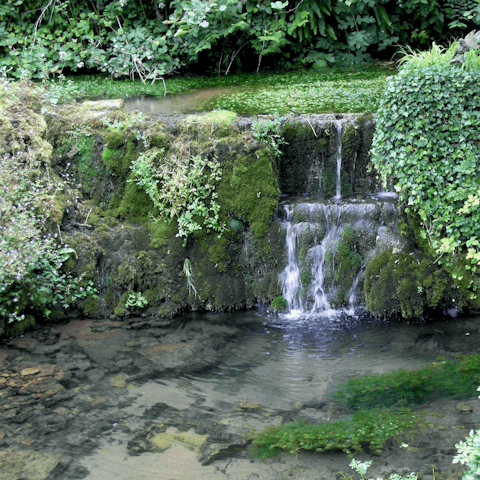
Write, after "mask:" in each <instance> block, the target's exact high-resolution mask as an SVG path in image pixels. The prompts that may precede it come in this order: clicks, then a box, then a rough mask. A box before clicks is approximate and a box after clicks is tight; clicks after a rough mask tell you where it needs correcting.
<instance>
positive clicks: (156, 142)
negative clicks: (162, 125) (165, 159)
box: [147, 133, 170, 152]
mask: <svg viewBox="0 0 480 480" xmlns="http://www.w3.org/2000/svg"><path fill="white" fill-rule="evenodd" d="M147 140H148V142H149V143H150V145H151V146H152V147H156V148H158V149H163V150H164V151H165V152H166V151H167V150H168V148H169V146H170V142H169V139H168V137H167V135H166V134H165V133H154V134H152V135H150V136H148V137H147Z"/></svg>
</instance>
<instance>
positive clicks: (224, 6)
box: [219, 5, 227, 12]
mask: <svg viewBox="0 0 480 480" xmlns="http://www.w3.org/2000/svg"><path fill="white" fill-rule="evenodd" d="M226 9H227V6H226V5H222V6H221V7H220V8H219V10H220V11H221V12H224V11H225V10H226Z"/></svg>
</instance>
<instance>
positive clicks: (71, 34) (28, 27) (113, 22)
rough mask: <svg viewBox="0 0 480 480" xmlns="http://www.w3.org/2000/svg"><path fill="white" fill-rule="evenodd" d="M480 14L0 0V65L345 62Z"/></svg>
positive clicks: (293, 3) (75, 67) (134, 67)
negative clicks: (0, 0) (2, 2)
mask: <svg viewBox="0 0 480 480" xmlns="http://www.w3.org/2000/svg"><path fill="white" fill-rule="evenodd" d="M479 20H480V6H479V4H478V3H477V2H476V1H475V0H449V1H444V2H442V1H437V0H433V1H428V2H427V1H424V0H405V1H403V2H401V3H400V2H397V1H394V0H380V1H373V0H324V1H322V2H318V1H316V0H286V1H271V0H261V1H257V0H241V1H236V0H218V1H213V0H208V1H202V0H187V1H184V0H170V1H168V0H167V1H165V2H153V3H147V2H144V1H142V0H106V1H104V2H98V1H93V0H88V1H78V0H72V1H52V0H51V1H48V2H47V1H45V0H18V1H11V2H4V4H3V5H2V6H1V7H0V68H2V69H3V70H4V71H8V73H9V75H11V76H14V77H17V78H20V77H22V76H24V75H31V76H33V77H34V78H45V77H48V76H49V75H52V74H53V75H57V74H59V73H61V72H64V73H67V72H86V71H88V72H89V73H95V72H105V73H108V74H109V75H111V76H113V77H131V78H133V77H138V78H140V79H141V80H142V81H143V82H146V81H155V80H160V78H161V77H163V76H164V75H168V74H171V73H174V72H181V71H183V70H186V69H188V70H191V71H195V70H196V71H198V72H201V73H202V74H204V73H206V72H209V73H218V74H223V73H231V72H234V71H237V70H239V69H241V70H244V71H252V70H256V71H259V70H260V68H264V67H267V68H274V69H280V68H282V69H284V68H287V69H290V68H292V67H299V66H311V65H313V66H315V67H323V66H326V65H334V64H335V65H339V66H345V65H349V64H352V63H358V62H364V61H368V60H370V59H371V58H372V56H373V57H374V58H378V57H381V56H383V57H384V58H389V57H390V56H391V53H392V52H393V51H394V50H395V48H396V45H399V44H400V45H411V46H413V47H419V46H426V45H430V44H431V42H432V40H435V41H437V42H446V41H448V39H449V38H451V37H452V36H458V35H459V32H460V31H462V30H465V29H472V28H473V27H474V26H475V25H476V24H477V23H478V21H479Z"/></svg>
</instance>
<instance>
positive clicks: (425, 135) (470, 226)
mask: <svg viewBox="0 0 480 480" xmlns="http://www.w3.org/2000/svg"><path fill="white" fill-rule="evenodd" d="M455 47H456V45H455V44H454V45H452V47H451V48H450V49H449V50H448V51H446V52H444V51H442V49H440V48H438V47H435V46H434V47H433V49H432V50H431V51H430V52H427V53H423V54H413V55H410V56H408V57H407V60H406V61H405V62H404V64H403V66H402V68H401V70H400V72H399V73H398V75H396V76H394V77H390V79H389V81H388V83H387V87H386V90H385V94H384V100H383V103H382V105H381V107H380V109H379V111H378V117H377V126H376V131H375V136H374V139H373V146H372V163H373V164H374V166H375V168H376V169H377V170H378V171H379V172H380V174H381V175H382V177H383V178H384V180H386V179H387V178H393V179H394V183H395V189H396V190H397V192H398V193H399V195H400V198H401V200H402V201H403V202H405V205H406V209H405V211H406V212H407V213H409V212H410V213H414V214H415V215H417V216H418V218H419V220H420V223H421V231H420V235H421V237H422V238H423V239H424V241H425V242H426V244H427V245H428V248H429V249H430V253H431V255H432V256H433V255H436V256H437V257H438V258H437V260H438V263H439V264H442V265H443V266H444V267H446V269H447V271H449V272H451V273H452V277H453V278H454V280H455V279H456V277H457V276H460V277H462V275H458V274H456V273H455V272H454V271H453V265H454V256H455V255H457V257H458V253H459V252H465V253H466V259H467V263H468V265H467V266H466V268H467V269H468V270H469V271H471V272H475V271H476V269H477V266H476V265H477V262H479V261H480V227H479V225H480V195H479V193H478V192H479V191H480V177H479V175H478V171H479V167H480V143H479V139H478V131H479V129H480V113H479V111H480V76H479V69H480V56H479V53H478V52H477V51H470V52H468V54H467V61H466V63H465V64H464V65H463V66H459V65H458V64H454V65H450V59H451V58H452V52H453V51H454V49H455ZM441 257H443V258H441ZM469 260H470V261H471V263H470V262H469ZM459 280H462V279H461V278H460V279H459ZM477 285H479V282H478V279H475V278H474V279H472V280H471V282H470V288H471V290H470V293H469V295H470V298H469V300H476V294H475V290H476V289H477Z"/></svg>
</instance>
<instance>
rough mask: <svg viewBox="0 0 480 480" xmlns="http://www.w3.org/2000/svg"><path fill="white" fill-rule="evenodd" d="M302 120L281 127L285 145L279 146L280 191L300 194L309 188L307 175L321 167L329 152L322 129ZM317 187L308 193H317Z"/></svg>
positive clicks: (309, 179)
mask: <svg viewBox="0 0 480 480" xmlns="http://www.w3.org/2000/svg"><path fill="white" fill-rule="evenodd" d="M313 128H314V127H313V126H311V125H308V124H306V123H304V122H301V121H295V120H292V121H287V122H285V124H284V126H283V128H282V135H283V138H284V140H285V141H286V142H287V144H285V145H282V156H281V158H280V160H279V175H280V179H279V182H280V190H281V192H282V193H283V194H287V195H299V194H303V193H305V192H307V191H308V189H309V188H310V189H312V187H309V185H310V183H312V179H311V178H310V175H311V173H312V169H313V170H314V171H316V172H317V176H318V172H319V171H321V170H322V168H323V165H324V163H325V161H326V160H327V159H328V158H329V156H330V155H331V151H330V150H331V148H330V145H329V143H328V141H327V136H326V134H325V130H324V129H321V128H315V133H314V131H313ZM314 185H316V187H313V190H312V191H311V192H310V193H318V187H317V186H318V179H317V180H316V181H315V182H314Z"/></svg>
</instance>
